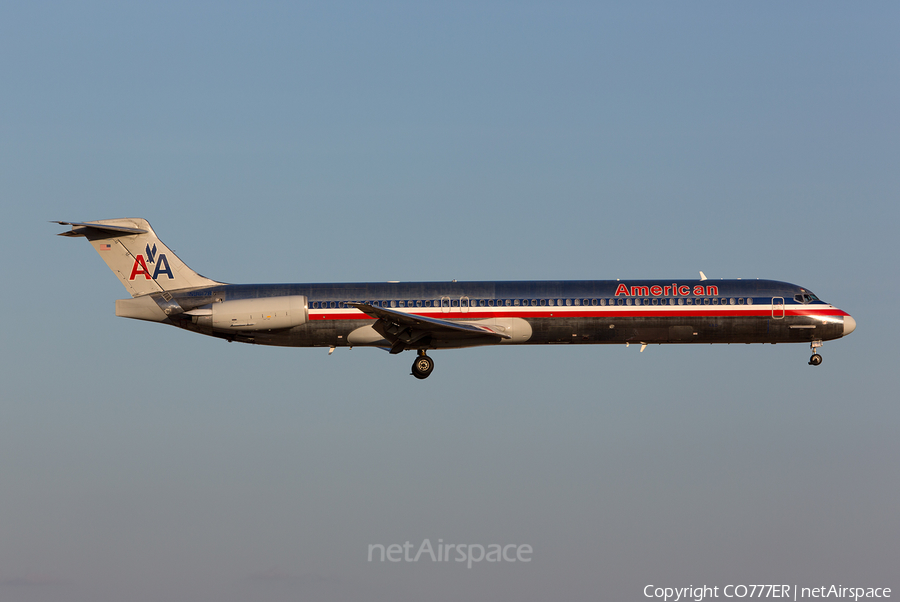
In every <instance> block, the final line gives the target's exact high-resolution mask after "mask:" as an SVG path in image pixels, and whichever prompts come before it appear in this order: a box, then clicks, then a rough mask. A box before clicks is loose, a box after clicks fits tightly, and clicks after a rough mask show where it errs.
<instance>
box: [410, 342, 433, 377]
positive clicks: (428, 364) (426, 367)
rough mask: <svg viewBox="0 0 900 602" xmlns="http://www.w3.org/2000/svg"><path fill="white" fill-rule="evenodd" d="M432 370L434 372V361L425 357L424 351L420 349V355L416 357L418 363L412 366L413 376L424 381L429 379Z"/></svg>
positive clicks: (415, 362)
mask: <svg viewBox="0 0 900 602" xmlns="http://www.w3.org/2000/svg"><path fill="white" fill-rule="evenodd" d="M432 370H434V360H433V359H431V358H430V357H428V356H427V355H425V350H424V349H419V355H418V356H416V361H414V362H413V365H412V375H413V376H415V377H416V378H418V379H419V380H422V379H423V378H428V376H429V375H430V374H431V371H432Z"/></svg>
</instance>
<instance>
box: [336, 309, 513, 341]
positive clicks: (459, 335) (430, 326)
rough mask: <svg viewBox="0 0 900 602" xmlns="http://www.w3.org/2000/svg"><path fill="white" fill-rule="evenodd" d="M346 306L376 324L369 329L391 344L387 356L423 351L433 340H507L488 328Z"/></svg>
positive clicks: (391, 310) (500, 333)
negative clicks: (353, 308)
mask: <svg viewBox="0 0 900 602" xmlns="http://www.w3.org/2000/svg"><path fill="white" fill-rule="evenodd" d="M347 305H349V306H350V307H355V308H356V309H358V310H359V311H361V312H363V313H364V314H366V315H368V316H371V317H372V318H375V319H376V320H377V322H375V324H373V325H372V328H374V329H375V330H376V331H377V332H378V333H379V334H380V335H381V336H383V337H384V338H385V339H387V340H388V341H390V342H391V353H400V352H401V351H403V350H404V349H414V348H421V347H427V346H428V345H429V344H430V343H431V342H432V341H434V340H435V339H441V340H466V339H469V340H472V339H485V340H486V341H485V342H488V343H498V342H500V340H502V339H508V338H510V336H509V335H508V334H506V333H503V332H499V331H497V330H494V329H492V328H491V327H490V326H480V325H476V324H468V323H464V322H451V321H449V320H439V319H437V318H427V317H425V316H419V315H416V314H408V313H404V312H400V311H396V310H393V309H385V308H383V307H375V306H374V305H369V304H367V303H347Z"/></svg>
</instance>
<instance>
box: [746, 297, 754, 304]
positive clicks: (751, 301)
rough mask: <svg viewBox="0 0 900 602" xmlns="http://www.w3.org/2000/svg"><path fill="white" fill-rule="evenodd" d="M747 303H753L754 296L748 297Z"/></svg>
mask: <svg viewBox="0 0 900 602" xmlns="http://www.w3.org/2000/svg"><path fill="white" fill-rule="evenodd" d="M747 305H753V297H747Z"/></svg>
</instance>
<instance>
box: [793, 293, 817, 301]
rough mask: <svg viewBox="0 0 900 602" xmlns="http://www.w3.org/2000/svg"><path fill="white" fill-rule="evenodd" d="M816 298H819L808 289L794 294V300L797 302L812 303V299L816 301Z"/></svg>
mask: <svg viewBox="0 0 900 602" xmlns="http://www.w3.org/2000/svg"><path fill="white" fill-rule="evenodd" d="M818 300H819V298H818V297H816V296H815V295H814V294H812V293H811V292H809V291H806V292H804V293H798V294H796V295H794V301H796V302H797V303H812V302H813V301H818Z"/></svg>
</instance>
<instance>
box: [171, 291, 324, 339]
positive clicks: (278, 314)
mask: <svg viewBox="0 0 900 602" xmlns="http://www.w3.org/2000/svg"><path fill="white" fill-rule="evenodd" d="M184 313H185V315H189V316H191V321H192V322H193V323H194V324H196V325H198V326H200V327H205V328H212V329H214V330H225V331H256V330H281V329H285V328H293V327H294V326H300V325H301V324H306V321H307V320H308V319H309V309H308V306H307V302H306V297H305V296H304V295H291V296H288V297H262V298H259V299H236V300H234V301H223V302H222V303H213V304H211V305H207V306H205V307H201V308H198V309H192V310H190V311H186V312H184Z"/></svg>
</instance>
